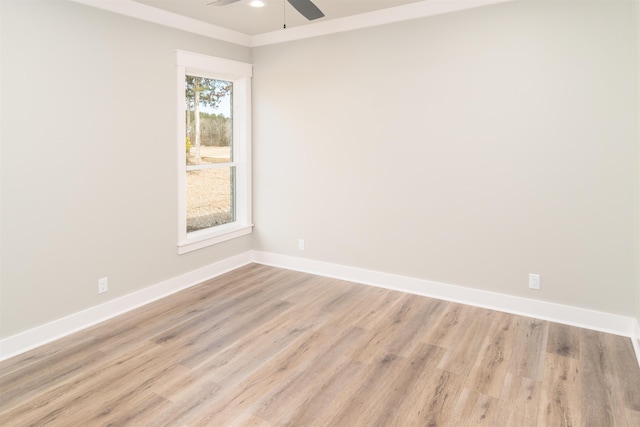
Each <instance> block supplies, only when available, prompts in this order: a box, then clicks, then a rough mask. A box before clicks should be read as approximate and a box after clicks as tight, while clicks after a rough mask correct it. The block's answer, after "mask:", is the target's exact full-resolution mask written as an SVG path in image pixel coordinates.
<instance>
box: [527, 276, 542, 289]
mask: <svg viewBox="0 0 640 427" xmlns="http://www.w3.org/2000/svg"><path fill="white" fill-rule="evenodd" d="M529 288H531V289H538V290H539V289H540V275H539V274H534V273H529Z"/></svg>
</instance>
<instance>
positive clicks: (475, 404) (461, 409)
mask: <svg viewBox="0 0 640 427" xmlns="http://www.w3.org/2000/svg"><path fill="white" fill-rule="evenodd" d="M498 404H499V399H497V398H495V397H492V396H487V395H486V394H482V393H478V392H477V391H475V390H471V389H468V388H465V389H463V390H462V392H461V393H460V397H459V398H458V402H456V406H455V408H454V411H453V416H452V418H451V420H450V421H449V424H450V425H455V426H469V427H471V426H484V427H492V426H494V425H495V424H494V418H495V414H496V412H497V410H498Z"/></svg>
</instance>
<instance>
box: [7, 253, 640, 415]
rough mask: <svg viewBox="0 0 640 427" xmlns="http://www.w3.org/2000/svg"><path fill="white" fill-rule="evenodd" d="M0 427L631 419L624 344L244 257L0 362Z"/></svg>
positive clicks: (636, 384) (635, 400) (635, 396)
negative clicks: (239, 263)
mask: <svg viewBox="0 0 640 427" xmlns="http://www.w3.org/2000/svg"><path fill="white" fill-rule="evenodd" d="M0 393H1V397H0V425H2V426H27V425H52V426H94V425H96V426H102V425H114V426H124V425H132V426H200V425H206V426H280V425H290V426H349V427H351V426H403V427H404V426H456V427H457V426H468V425H469V426H470V425H484V426H515V427H521V426H594V427H606V426H615V427H618V426H640V368H639V367H638V364H637V361H636V359H635V355H634V352H633V348H632V345H631V342H630V340H629V339H628V338H623V337H618V336H613V335H608V334H604V333H600V332H594V331H590V330H585V329H580V328H575V327H570V326H565V325H560V324H556V323H551V322H546V321H541V320H536V319H532V318H526V317H520V316H515V315H510V314H505V313H500V312H496V311H491V310H485V309H481V308H477V307H470V306H465V305H460V304H455V303H450V302H445V301H440V300H435V299H430V298H425V297H420V296H415V295H409V294H404V293H401V292H394V291H389V290H385V289H379V288H375V287H369V286H365V285H359V284H354V283H349V282H344V281H340V280H334V279H327V278H323V277H318V276H313V275H310V274H304V273H298V272H292V271H287V270H282V269H277V268H273V267H267V266H262V265H256V264H252V265H249V266H246V267H243V268H241V269H238V270H236V271H234V272H231V273H228V274H226V275H224V276H221V277H218V278H216V279H213V280H210V281H208V282H206V283H203V284H201V285H198V286H195V287H193V288H190V289H188V290H186V291H183V292H180V293H178V294H175V295H172V296H170V297H168V298H165V299H163V300H160V301H157V302H155V303H152V304H149V305H146V306H144V307H142V308H140V309H138V310H135V311H133V312H130V313H127V314H125V315H122V316H120V317H117V318H115V319H112V320H109V321H107V322H105V323H102V324H100V325H97V326H95V327H92V328H90V329H88V330H85V331H82V332H79V333H76V334H74V335H72V336H68V337H66V338H63V339H61V340H58V341H56V342H54V343H51V344H48V345H46V346H43V347H40V348H38V349H36V350H33V351H31V352H28V353H25V354H23V355H20V356H17V357H15V358H13V359H10V360H7V361H5V362H2V363H0Z"/></svg>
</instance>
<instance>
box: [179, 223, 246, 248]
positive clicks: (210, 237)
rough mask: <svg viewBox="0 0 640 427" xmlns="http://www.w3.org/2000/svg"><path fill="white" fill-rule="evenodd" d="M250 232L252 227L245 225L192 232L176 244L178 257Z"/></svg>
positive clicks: (224, 226) (229, 225)
mask: <svg viewBox="0 0 640 427" xmlns="http://www.w3.org/2000/svg"><path fill="white" fill-rule="evenodd" d="M252 231H253V225H245V224H227V225H220V226H218V227H215V229H214V230H200V231H194V232H192V233H189V234H188V235H187V239H186V240H184V241H182V242H180V243H178V255H182V254H186V253H187V252H191V251H195V250H197V249H202V248H205V247H207V246H211V245H215V244H217V243H222V242H225V241H227V240H231V239H235V238H236V237H240V236H245V235H247V234H251V232H252Z"/></svg>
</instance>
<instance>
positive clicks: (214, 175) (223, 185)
mask: <svg viewBox="0 0 640 427" xmlns="http://www.w3.org/2000/svg"><path fill="white" fill-rule="evenodd" d="M234 180H235V167H227V168H221V169H204V170H194V171H187V232H191V231H196V230H202V229H204V228H209V227H214V226H216V225H221V224H227V223H229V222H233V221H235V197H234V192H233V182H234Z"/></svg>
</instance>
